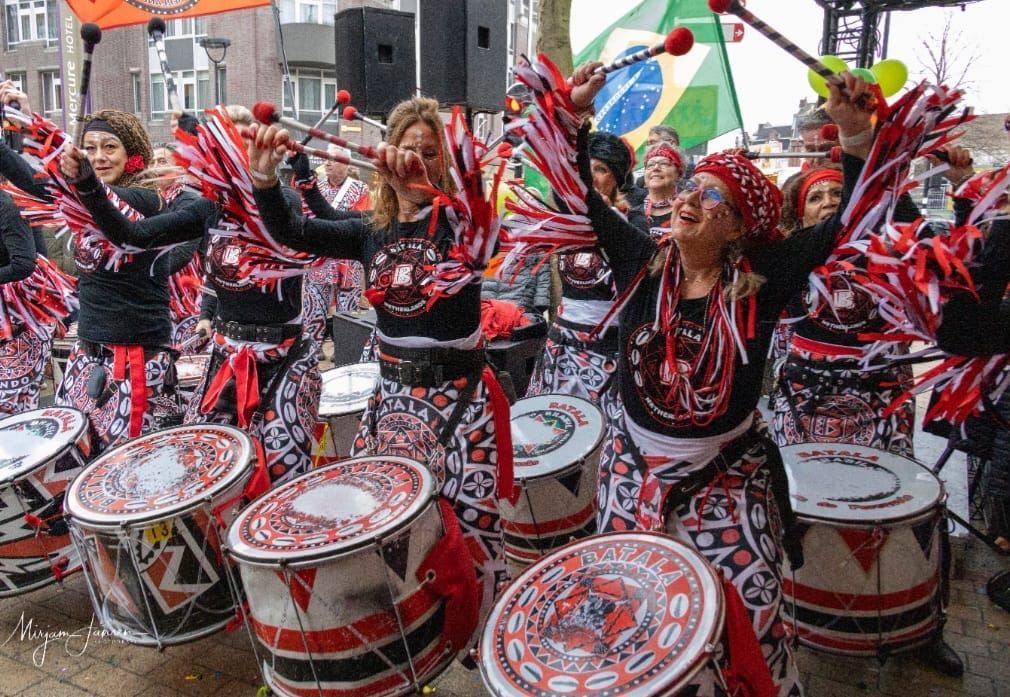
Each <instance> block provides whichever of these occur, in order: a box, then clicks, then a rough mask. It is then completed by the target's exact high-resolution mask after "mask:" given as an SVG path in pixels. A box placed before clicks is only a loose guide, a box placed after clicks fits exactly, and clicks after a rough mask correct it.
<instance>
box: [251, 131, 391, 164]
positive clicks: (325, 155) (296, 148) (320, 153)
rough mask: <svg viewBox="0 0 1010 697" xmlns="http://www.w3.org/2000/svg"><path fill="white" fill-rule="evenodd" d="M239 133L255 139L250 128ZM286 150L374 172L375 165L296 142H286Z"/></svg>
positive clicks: (254, 133) (253, 132)
mask: <svg viewBox="0 0 1010 697" xmlns="http://www.w3.org/2000/svg"><path fill="white" fill-rule="evenodd" d="M239 133H240V134H241V135H242V137H244V138H249V139H250V140H253V139H255V138H256V129H255V128H254V127H252V126H244V127H242V128H240V129H239ZM287 149H288V150H291V151H292V152H303V153H305V154H306V155H308V156H310V157H318V158H319V159H321V160H329V161H331V162H340V163H342V164H345V165H354V166H355V167H363V168H365V169H369V170H372V171H373V172H374V171H376V169H375V165H373V164H372V163H371V162H365V161H364V160H355V159H352V158H350V157H348V156H347V155H344V154H341V153H331V152H328V151H326V150H320V149H319V148H313V147H309V146H308V145H302V144H301V143H299V142H298V141H297V140H289V141H288V142H287Z"/></svg>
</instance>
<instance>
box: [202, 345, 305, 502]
mask: <svg viewBox="0 0 1010 697" xmlns="http://www.w3.org/2000/svg"><path fill="white" fill-rule="evenodd" d="M256 346H257V349H256V351H255V354H256V369H257V374H258V376H259V393H260V399H261V400H263V403H261V404H260V406H259V410H258V413H257V415H255V416H254V418H253V420H252V422H251V423H250V424H249V425H248V426H247V427H245V429H246V432H247V433H249V435H250V436H251V437H252V438H253V439H254V440H258V441H260V442H261V443H262V445H263V455H264V457H265V459H266V467H267V472H269V474H270V481H271V482H272V483H273V484H274V485H276V484H279V483H281V482H285V481H287V480H289V479H293V478H295V477H297V476H299V475H301V474H305V473H306V472H308V471H309V469H311V466H312V429H313V428H314V427H315V423H316V420H317V414H318V411H319V393H320V389H321V383H322V380H321V378H320V376H319V361H318V360H317V359H316V351H317V350H318V344H316V343H315V342H314V341H308V340H304V339H303V340H302V341H300V342H295V343H294V344H293V345H291V346H272V347H270V348H263V347H264V346H266V345H263V344H257V345H256ZM238 351H239V347H238V345H237V342H230V341H228V340H224V339H223V338H221V337H219V335H215V337H214V350H213V353H212V355H211V359H210V363H209V364H208V372H207V373H206V374H204V376H203V379H202V380H201V381H200V382H199V384H198V385H197V386H196V389H195V390H194V392H193V397H192V399H191V400H190V402H189V407H188V409H187V411H186V419H185V423H187V424H190V423H204V422H209V423H218V424H227V425H230V426H240V424H239V417H238V408H237V405H236V403H235V388H234V385H235V381H234V380H232V381H231V383H230V385H229V387H227V388H226V389H225V391H224V392H223V393H222V395H221V398H220V399H219V400H218V402H217V404H216V405H215V406H214V407H213V408H212V409H210V410H209V411H207V412H206V413H205V412H204V411H203V410H202V408H201V407H202V403H203V401H204V394H205V393H206V391H207V386H208V384H210V383H211V382H212V381H213V379H214V377H215V376H216V375H217V373H218V371H220V370H221V369H222V368H223V367H224V365H225V361H226V360H227V359H228V357H229V356H232V355H234V354H236V353H237V352H238ZM272 380H277V381H279V382H277V384H276V385H274V384H273V383H272ZM271 390H272V394H271Z"/></svg>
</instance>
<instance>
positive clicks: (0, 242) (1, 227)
mask: <svg viewBox="0 0 1010 697" xmlns="http://www.w3.org/2000/svg"><path fill="white" fill-rule="evenodd" d="M35 253H36V252H35V241H34V239H33V237H32V232H31V230H30V229H29V228H28V224H27V223H25V221H24V220H23V219H22V218H21V213H20V212H19V211H18V208H17V206H16V205H14V199H13V198H11V195H10V194H8V193H7V192H5V191H0V284H3V283H12V282H14V281H20V280H21V279H24V278H28V277H29V276H31V274H32V271H34V270H35Z"/></svg>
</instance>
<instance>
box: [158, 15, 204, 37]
mask: <svg viewBox="0 0 1010 697" xmlns="http://www.w3.org/2000/svg"><path fill="white" fill-rule="evenodd" d="M187 36H207V18H206V17H186V18H185V19H173V20H172V21H170V22H166V23H165V38H166V39H182V38H185V37H187Z"/></svg>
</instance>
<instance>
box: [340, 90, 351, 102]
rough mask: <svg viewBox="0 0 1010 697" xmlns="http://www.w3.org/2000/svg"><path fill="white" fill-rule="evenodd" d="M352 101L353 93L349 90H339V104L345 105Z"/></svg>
mask: <svg viewBox="0 0 1010 697" xmlns="http://www.w3.org/2000/svg"><path fill="white" fill-rule="evenodd" d="M349 101H351V93H350V92H348V91H347V90H339V91H338V92H337V104H340V105H344V104H347V103H348V102H349Z"/></svg>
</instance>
